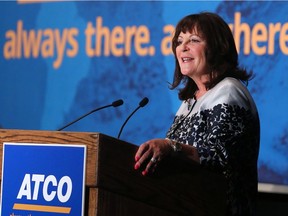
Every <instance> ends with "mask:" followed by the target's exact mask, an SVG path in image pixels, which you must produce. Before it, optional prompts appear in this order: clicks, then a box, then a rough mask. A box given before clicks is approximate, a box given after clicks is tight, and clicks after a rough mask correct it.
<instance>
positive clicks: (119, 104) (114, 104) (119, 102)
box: [112, 99, 124, 107]
mask: <svg viewBox="0 0 288 216" xmlns="http://www.w3.org/2000/svg"><path fill="white" fill-rule="evenodd" d="M123 103H124V101H123V100H121V99H120V100H117V101H114V102H113V103H112V106H113V107H118V106H121V105H122V104H123Z"/></svg>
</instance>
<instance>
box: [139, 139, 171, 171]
mask: <svg viewBox="0 0 288 216" xmlns="http://www.w3.org/2000/svg"><path fill="white" fill-rule="evenodd" d="M171 152H172V147H171V146H170V145H169V141H168V140H166V139H152V140H149V141H147V142H145V143H143V144H141V145H140V147H139V149H138V151H137V152H136V155H135V162H136V163H135V166H134V168H135V169H136V170H137V169H139V168H140V167H141V168H143V171H142V175H147V174H148V173H153V172H154V171H155V169H156V167H157V164H158V163H159V162H160V161H161V160H162V159H163V158H164V157H166V156H168V155H169V154H171ZM144 165H146V167H143V166H144Z"/></svg>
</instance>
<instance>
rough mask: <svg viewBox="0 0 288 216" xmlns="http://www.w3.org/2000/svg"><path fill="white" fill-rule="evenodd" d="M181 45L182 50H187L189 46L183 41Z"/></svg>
mask: <svg viewBox="0 0 288 216" xmlns="http://www.w3.org/2000/svg"><path fill="white" fill-rule="evenodd" d="M181 46H182V47H181V50H182V51H183V52H184V51H187V50H189V47H188V46H187V42H183V43H182V45H181Z"/></svg>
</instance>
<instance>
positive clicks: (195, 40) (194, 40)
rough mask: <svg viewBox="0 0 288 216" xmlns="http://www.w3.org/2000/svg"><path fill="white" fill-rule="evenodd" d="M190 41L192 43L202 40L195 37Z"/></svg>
mask: <svg viewBox="0 0 288 216" xmlns="http://www.w3.org/2000/svg"><path fill="white" fill-rule="evenodd" d="M190 41H191V42H192V43H199V42H200V40H199V39H195V38H192V39H190Z"/></svg>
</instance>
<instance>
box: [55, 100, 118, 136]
mask: <svg viewBox="0 0 288 216" xmlns="http://www.w3.org/2000/svg"><path fill="white" fill-rule="evenodd" d="M123 103H124V102H123V100H121V99H120V100H116V101H114V102H113V103H112V104H109V105H106V106H102V107H99V108H96V109H94V110H92V111H90V112H88V113H86V114H84V115H82V116H80V117H79V118H77V119H75V120H74V121H72V122H70V123H69V124H67V125H65V126H63V127H61V128H59V129H58V130H57V131H61V130H63V129H65V128H66V127H68V126H70V125H72V124H74V123H75V122H77V121H79V120H81V119H82V118H84V117H86V116H88V115H90V114H92V113H94V112H96V111H99V110H101V109H104V108H107V107H111V106H113V107H118V106H121V105H122V104H123Z"/></svg>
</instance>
